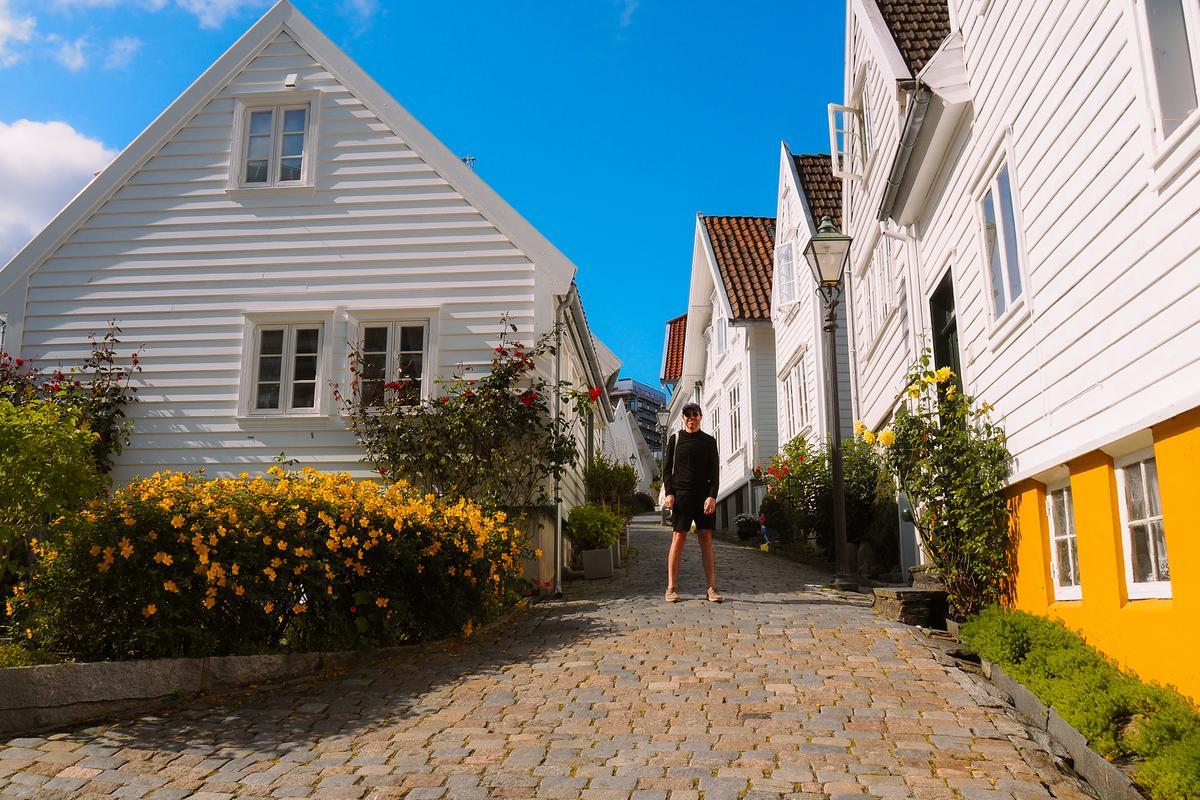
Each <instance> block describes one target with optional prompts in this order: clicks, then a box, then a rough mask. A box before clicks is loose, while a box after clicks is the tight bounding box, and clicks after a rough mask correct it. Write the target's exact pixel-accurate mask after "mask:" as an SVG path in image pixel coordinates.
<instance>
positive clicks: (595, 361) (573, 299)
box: [564, 282, 613, 422]
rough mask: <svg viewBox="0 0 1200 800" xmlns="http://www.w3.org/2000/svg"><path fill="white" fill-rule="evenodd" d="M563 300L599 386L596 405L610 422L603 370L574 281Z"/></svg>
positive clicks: (611, 416) (589, 367) (611, 413)
mask: <svg viewBox="0 0 1200 800" xmlns="http://www.w3.org/2000/svg"><path fill="white" fill-rule="evenodd" d="M564 301H565V302H566V303H567V309H568V310H569V311H570V312H571V320H572V322H574V326H573V327H574V328H575V335H576V337H577V338H578V339H579V349H580V350H582V351H583V357H584V360H586V361H587V364H588V369H590V370H591V372H592V375H593V377H595V379H596V384H595V385H597V386H599V387H600V391H601V392H602V395H601V399H602V400H603V402H601V403H597V405H598V406H600V407H601V408H602V409H603V414H604V419H605V421H607V422H612V421H613V409H612V403H611V402H610V401H609V397H608V387H607V386H606V385H605V383H604V370H602V369H600V359H599V358H598V357H597V356H596V348H595V347H593V346H592V337H591V334H590V329H589V328H588V324H587V317H586V316H584V313H583V300H582V299H580V297H579V286H578V285H577V284H576V283H574V282H572V283H571V288H570V290H569V291H568V292H567V296H566V297H565V298H564Z"/></svg>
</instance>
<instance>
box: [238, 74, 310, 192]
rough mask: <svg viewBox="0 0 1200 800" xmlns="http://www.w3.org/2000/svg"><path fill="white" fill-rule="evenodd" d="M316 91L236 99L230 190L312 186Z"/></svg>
mask: <svg viewBox="0 0 1200 800" xmlns="http://www.w3.org/2000/svg"><path fill="white" fill-rule="evenodd" d="M315 107H316V103H315V95H313V94H311V93H310V94H309V95H302V96H297V94H296V93H295V92H287V93H271V94H265V95H245V96H243V97H240V98H237V113H236V114H235V116H234V119H235V121H236V130H235V131H234V144H233V152H234V155H235V157H234V159H233V161H232V164H231V169H230V172H231V173H232V174H231V175H230V184H229V185H230V188H231V189H262V188H274V187H289V186H293V187H294V186H303V187H311V186H312V185H313V172H314V169H313V165H312V164H311V163H310V162H311V161H312V157H311V156H312V154H313V153H315V152H316V149H317V148H316V138H317V137H316V119H315V116H316V115H315V113H314V108H315Z"/></svg>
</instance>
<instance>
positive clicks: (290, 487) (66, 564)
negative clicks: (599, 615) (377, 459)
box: [9, 467, 526, 659]
mask: <svg viewBox="0 0 1200 800" xmlns="http://www.w3.org/2000/svg"><path fill="white" fill-rule="evenodd" d="M34 547H35V550H36V552H37V554H38V560H37V562H36V565H35V567H34V568H33V569H32V570H31V572H30V574H29V575H28V576H27V578H26V579H25V580H24V581H23V582H22V583H21V584H19V585H18V586H17V587H16V590H15V592H14V594H13V597H12V598H11V599H10V600H9V613H10V615H11V617H12V619H13V625H14V634H15V635H16V636H17V637H19V638H20V639H21V640H23V641H28V642H29V644H30V645H31V646H33V647H37V648H41V649H45V650H50V651H53V652H56V653H59V654H63V655H67V656H70V657H74V658H78V659H110V658H130V657H132V658H151V657H168V656H169V657H183V656H202V655H226V654H234V653H256V652H270V651H275V650H281V649H298V650H315V649H337V648H345V647H354V646H370V645H382V644H394V643H399V642H410V641H416V640H420V639H426V638H431V637H438V636H443V635H447V634H450V633H454V632H457V631H461V630H464V629H466V630H468V631H469V630H470V628H471V626H472V625H474V624H476V623H478V622H479V621H481V620H482V619H485V618H487V617H488V616H489V615H492V614H494V613H495V612H497V611H498V610H499V609H500V608H502V607H503V605H504V603H505V602H506V601H507V600H510V599H512V598H513V597H515V593H516V587H517V582H518V576H519V573H520V570H521V567H522V565H523V562H524V559H525V557H526V553H525V552H524V545H523V537H521V536H520V535H519V534H518V533H517V532H516V530H515V529H514V528H513V527H512V526H511V524H510V523H509V521H508V520H507V518H506V517H505V515H504V514H502V513H494V514H492V513H486V512H484V511H483V510H482V509H481V508H480V507H479V506H478V505H476V504H474V503H471V502H469V501H466V500H441V499H438V498H436V497H434V496H432V495H430V494H427V493H425V492H422V491H419V490H416V489H414V488H413V487H411V486H409V485H408V484H405V483H402V482H399V483H393V484H389V485H380V484H379V483H376V482H373V481H356V480H353V479H352V478H350V477H349V476H348V475H346V474H336V475H333V474H326V473H320V472H317V471H315V470H312V469H305V470H302V471H300V472H287V471H285V470H283V469H281V468H279V467H272V468H271V470H270V474H269V475H267V476H260V477H254V478H250V477H245V476H243V477H242V478H219V479H215V480H208V479H206V478H204V476H203V475H200V474H193V473H177V472H164V473H160V474H157V475H154V476H151V477H149V478H143V479H138V480H135V481H134V482H132V483H130V484H129V485H128V486H126V487H125V488H123V489H121V490H119V491H117V492H115V493H113V494H112V495H110V496H108V497H105V498H102V499H99V500H95V501H93V503H92V504H91V505H90V506H88V507H87V508H85V509H84V510H83V511H81V512H79V513H78V514H74V515H70V516H68V517H65V518H63V519H61V520H60V521H58V522H57V523H56V524H55V525H54V526H53V527H52V528H51V529H50V530H49V532H48V533H47V535H46V536H45V538H44V539H42V540H40V541H38V542H36V543H35V545H34Z"/></svg>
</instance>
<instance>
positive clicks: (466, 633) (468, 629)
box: [462, 620, 475, 636]
mask: <svg viewBox="0 0 1200 800" xmlns="http://www.w3.org/2000/svg"><path fill="white" fill-rule="evenodd" d="M474 630H475V625H474V624H473V623H472V622H471V620H467V624H465V625H463V629H462V635H463V636H470V635H471V633H472V632H473V631H474Z"/></svg>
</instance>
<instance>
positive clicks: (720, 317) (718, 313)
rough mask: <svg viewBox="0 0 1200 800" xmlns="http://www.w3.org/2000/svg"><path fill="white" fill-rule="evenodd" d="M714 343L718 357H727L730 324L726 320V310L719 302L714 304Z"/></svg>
mask: <svg viewBox="0 0 1200 800" xmlns="http://www.w3.org/2000/svg"><path fill="white" fill-rule="evenodd" d="M712 327H713V343H714V344H715V345H716V349H717V355H718V356H723V355H725V351H726V350H728V349H729V322H728V320H726V319H725V313H724V310H723V309H722V308H721V306H720V303H719V302H714V303H713V325H712Z"/></svg>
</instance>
